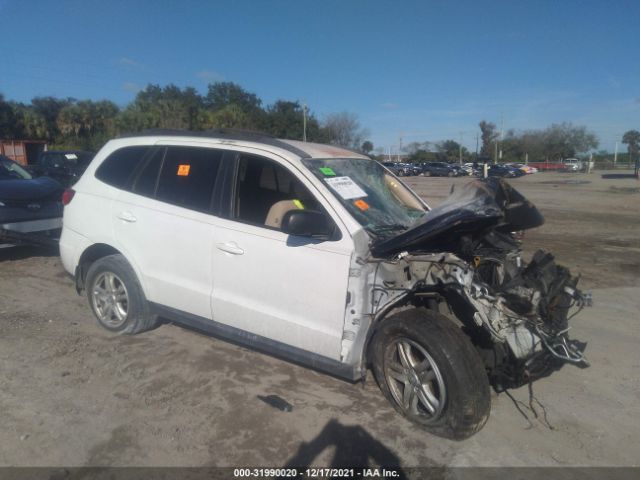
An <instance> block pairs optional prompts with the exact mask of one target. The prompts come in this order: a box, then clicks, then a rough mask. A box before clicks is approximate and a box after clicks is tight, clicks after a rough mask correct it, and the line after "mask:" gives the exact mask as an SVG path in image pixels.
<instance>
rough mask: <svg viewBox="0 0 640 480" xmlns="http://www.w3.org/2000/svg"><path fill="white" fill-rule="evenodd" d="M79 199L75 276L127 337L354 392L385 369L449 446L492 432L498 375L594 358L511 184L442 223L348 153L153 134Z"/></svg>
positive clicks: (94, 179) (114, 150)
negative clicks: (217, 343)
mask: <svg viewBox="0 0 640 480" xmlns="http://www.w3.org/2000/svg"><path fill="white" fill-rule="evenodd" d="M65 199H66V200H65V202H66V206H65V209H64V222H63V223H64V228H63V232H62V238H61V240H60V253H61V257H62V262H63V264H64V266H65V268H66V269H67V270H68V271H69V272H70V273H72V274H73V275H74V276H75V281H76V288H77V290H78V293H80V292H82V291H85V292H86V294H87V297H88V300H89V305H90V306H91V309H92V310H93V313H94V314H95V316H96V317H97V319H98V322H99V323H100V324H101V325H102V326H103V327H105V328H107V329H108V330H111V331H113V332H115V333H128V334H133V333H139V332H142V331H144V330H148V329H151V328H153V327H155V326H156V325H157V324H159V322H160V320H161V319H168V320H171V321H176V322H182V323H185V324H189V325H191V326H195V327H197V328H199V329H201V330H206V331H209V332H211V333H213V334H216V335H218V336H221V337H224V338H228V339H233V340H234V341H238V342H242V343H244V344H247V345H249V346H253V347H255V348H258V349H260V350H262V351H265V352H267V353H271V354H274V355H278V356H280V357H284V358H287V359H291V360H293V361H296V362H298V363H303V364H306V365H308V366H310V367H312V368H315V369H318V370H322V371H326V372H330V373H331V374H334V375H337V376H340V377H343V378H346V379H348V380H351V381H356V380H360V379H364V377H365V375H366V372H367V367H368V366H371V367H372V369H373V371H374V373H375V376H376V379H377V380H378V383H379V384H380V387H381V389H382V391H383V393H384V394H385V396H386V397H387V398H388V399H389V400H390V402H391V403H392V404H393V406H394V407H395V408H396V409H397V410H398V411H399V412H400V413H401V414H403V415H404V416H406V417H407V418H409V419H410V420H412V421H414V422H416V423H418V424H420V425H422V426H424V427H426V428H427V429H428V430H430V431H432V432H435V433H437V434H440V435H444V436H448V437H453V438H465V437H467V436H469V435H471V434H473V433H474V432H476V431H478V430H479V429H480V428H481V427H482V426H483V425H484V423H485V422H486V420H487V418H488V416H489V411H490V398H489V381H490V380H491V381H493V382H494V385H495V386H497V387H498V388H506V387H507V386H511V385H515V384H522V383H524V382H525V381H530V379H532V378H535V377H536V376H543V375H546V374H548V373H549V372H550V371H552V370H554V369H556V368H558V366H559V365H561V364H562V363H564V362H567V361H569V362H573V363H584V359H583V357H582V355H581V348H580V347H581V345H580V344H578V343H577V342H574V341H571V340H569V339H568V337H567V335H566V330H567V329H566V323H567V311H568V308H569V305H571V303H572V302H574V303H575V302H582V301H583V296H582V295H581V294H580V292H579V291H578V290H577V289H576V288H575V284H576V280H575V279H574V278H573V277H571V275H569V273H568V271H567V270H566V269H562V268H561V267H556V266H555V264H554V263H553V261H552V257H551V258H550V256H549V255H547V254H543V253H540V254H538V255H537V256H536V257H534V260H533V261H532V262H531V263H530V264H529V265H528V266H527V267H526V268H525V265H524V263H523V262H521V260H520V255H519V249H518V246H517V243H516V242H515V241H514V240H513V239H512V237H511V235H510V234H509V233H508V232H510V231H513V230H521V229H524V228H530V227H532V226H536V225H539V224H540V223H541V222H542V217H541V215H540V214H539V213H538V211H537V210H536V209H535V207H533V206H532V205H531V204H530V203H529V202H525V201H523V199H522V196H520V195H519V194H518V193H517V192H515V191H514V190H513V189H511V188H510V187H509V186H508V184H506V183H504V182H503V181H501V180H497V179H492V178H490V179H487V180H482V181H481V180H477V181H475V182H472V183H470V184H469V186H467V187H465V188H462V189H460V190H459V191H458V192H457V193H456V194H454V196H453V197H452V198H451V199H450V200H449V201H447V202H445V203H444V204H443V205H441V206H439V207H438V208H435V209H429V207H428V206H427V205H426V204H425V203H423V201H422V200H421V199H420V198H419V197H418V196H417V195H415V194H414V193H413V192H412V191H411V190H409V189H408V188H407V187H406V186H405V185H404V184H403V183H402V182H401V181H400V180H398V179H397V178H396V177H395V176H394V175H393V174H391V173H390V172H389V171H388V170H387V169H385V168H384V167H383V166H382V165H381V164H379V163H378V162H375V161H373V160H371V159H369V158H368V157H365V156H363V155H360V154H357V153H354V152H351V151H348V150H345V149H342V148H337V147H334V146H328V145H318V144H312V143H302V142H296V141H287V140H277V139H273V138H270V137H266V136H260V135H256V134H249V133H238V132H224V131H215V132H207V133H186V132H159V131H156V132H150V133H148V134H143V135H139V136H135V137H125V138H120V139H117V140H112V141H110V142H109V143H107V144H106V145H105V147H104V148H103V149H102V150H101V151H100V152H99V153H98V154H97V155H96V157H95V159H94V160H93V162H92V163H91V164H90V166H89V168H88V169H87V170H86V172H85V173H84V175H83V176H82V177H81V179H80V180H79V181H78V182H77V183H76V184H75V186H74V187H73V190H68V191H67V192H66V195H65ZM565 287H566V288H565ZM549 305H552V306H553V308H547V307H548V306H549ZM565 307H566V308H565Z"/></svg>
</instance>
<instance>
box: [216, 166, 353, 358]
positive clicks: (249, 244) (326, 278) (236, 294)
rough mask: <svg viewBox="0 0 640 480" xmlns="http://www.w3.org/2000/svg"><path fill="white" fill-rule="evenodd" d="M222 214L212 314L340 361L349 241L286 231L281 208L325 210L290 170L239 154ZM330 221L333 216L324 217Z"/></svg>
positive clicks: (345, 237) (344, 235)
mask: <svg viewBox="0 0 640 480" xmlns="http://www.w3.org/2000/svg"><path fill="white" fill-rule="evenodd" d="M234 177H235V180H234V182H233V183H234V188H232V189H230V190H231V191H232V192H233V193H229V197H230V198H227V201H228V205H229V210H228V212H227V214H226V215H224V216H225V217H226V218H222V219H219V221H218V222H216V227H215V228H216V231H215V235H214V238H215V245H214V246H213V291H212V297H211V309H212V315H213V319H214V320H216V321H218V322H220V323H224V324H227V325H230V326H233V327H235V328H238V329H241V330H244V331H246V332H250V333H251V334H255V335H260V336H262V337H266V338H268V339H271V340H275V341H277V342H281V343H284V344H287V345H290V346H293V347H297V348H301V349H303V350H306V351H309V352H313V353H316V354H319V355H322V356H325V357H329V358H331V359H335V360H340V350H341V341H342V334H343V327H344V318H345V305H346V295H347V282H348V276H349V265H350V260H351V254H352V252H353V250H354V245H353V241H352V239H351V237H350V235H349V234H348V233H347V231H346V229H345V228H344V226H341V225H340V223H339V222H336V223H337V225H338V228H339V229H340V230H341V234H340V235H339V237H340V238H337V239H334V240H325V241H320V240H315V239H312V238H304V237H296V236H291V235H287V234H286V233H284V232H282V231H281V230H280V226H279V220H281V216H282V215H283V213H284V212H286V210H287V209H291V208H308V209H314V210H320V211H324V212H325V213H326V212H328V211H330V210H329V208H328V205H327V204H326V202H325V201H324V200H323V199H322V197H321V196H320V195H318V194H317V193H312V191H311V189H310V188H309V187H308V186H306V185H305V180H304V179H303V178H302V177H300V176H299V174H296V173H294V171H293V170H292V168H291V167H290V166H288V165H285V164H284V163H283V162H281V161H279V160H276V159H274V158H265V157H261V156H256V155H248V154H242V155H239V157H238V158H237V161H236V169H235V175H234ZM332 221H334V222H335V219H334V220H332Z"/></svg>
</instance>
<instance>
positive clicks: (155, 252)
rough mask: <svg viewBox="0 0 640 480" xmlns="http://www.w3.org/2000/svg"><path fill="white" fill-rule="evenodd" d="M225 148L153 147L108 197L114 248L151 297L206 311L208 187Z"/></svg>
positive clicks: (208, 311)
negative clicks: (131, 265) (115, 193)
mask: <svg viewBox="0 0 640 480" xmlns="http://www.w3.org/2000/svg"><path fill="white" fill-rule="evenodd" d="M223 157H224V151H223V150H218V149H212V148H204V147H196V146H158V147H153V148H152V149H151V151H150V152H148V153H147V154H146V157H145V159H144V160H143V161H142V162H141V163H140V165H139V166H138V168H136V170H135V171H134V173H133V174H132V177H131V178H130V179H129V181H128V185H127V188H126V189H124V190H122V191H121V192H120V193H119V194H118V196H117V197H116V199H115V201H114V202H113V204H112V218H113V228H114V233H115V237H116V239H117V241H118V242H119V248H121V249H122V251H123V253H124V254H125V256H126V257H127V259H129V260H130V261H131V262H132V263H135V264H136V265H135V267H136V269H137V271H138V272H139V274H140V276H141V281H142V282H143V285H144V288H145V293H146V295H147V297H148V298H147V299H148V300H149V301H152V302H155V303H158V304H161V305H164V306H168V307H171V308H174V309H177V310H181V311H184V312H188V313H191V314H194V315H198V316H201V317H205V318H211V307H210V297H211V286H212V274H211V245H212V243H213V232H214V229H213V225H214V217H213V216H212V212H213V210H214V209H215V205H213V203H212V193H213V189H214V185H215V182H216V180H217V178H218V172H219V171H220V168H221V165H222V159H223Z"/></svg>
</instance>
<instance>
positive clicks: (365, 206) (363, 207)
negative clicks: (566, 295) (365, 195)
mask: <svg viewBox="0 0 640 480" xmlns="http://www.w3.org/2000/svg"><path fill="white" fill-rule="evenodd" d="M353 204H354V205H355V206H356V207H358V208H359V209H360V210H362V211H363V212H364V211H365V210H369V204H368V203H367V202H365V201H364V200H356V201H355V202H353Z"/></svg>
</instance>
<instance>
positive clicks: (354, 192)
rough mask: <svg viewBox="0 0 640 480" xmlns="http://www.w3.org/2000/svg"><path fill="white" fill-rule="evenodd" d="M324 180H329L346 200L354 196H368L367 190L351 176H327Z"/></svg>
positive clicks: (330, 184) (331, 185)
mask: <svg viewBox="0 0 640 480" xmlns="http://www.w3.org/2000/svg"><path fill="white" fill-rule="evenodd" d="M324 181H325V182H327V183H328V184H329V186H330V187H331V188H333V189H334V190H335V191H336V193H337V194H338V195H340V196H341V197H342V198H344V199H345V200H352V199H354V198H362V197H366V196H367V192H365V191H364V190H362V189H361V188H360V187H359V186H358V185H357V184H356V183H355V182H354V181H353V180H351V177H335V178H325V179H324Z"/></svg>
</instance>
